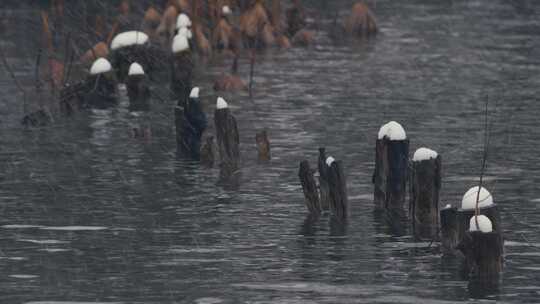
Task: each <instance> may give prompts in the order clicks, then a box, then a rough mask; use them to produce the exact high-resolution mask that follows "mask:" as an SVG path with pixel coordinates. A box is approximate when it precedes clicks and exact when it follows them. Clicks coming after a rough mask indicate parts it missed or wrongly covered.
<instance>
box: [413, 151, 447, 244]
mask: <svg viewBox="0 0 540 304" xmlns="http://www.w3.org/2000/svg"><path fill="white" fill-rule="evenodd" d="M440 189H441V156H440V155H438V154H437V152H435V151H433V150H430V149H426V148H420V149H418V150H416V152H415V153H414V157H413V162H412V172H411V187H410V197H409V217H410V218H411V221H412V227H413V231H414V233H415V234H416V235H418V236H420V237H427V238H433V237H434V236H435V235H436V234H437V229H438V227H439V191H440Z"/></svg>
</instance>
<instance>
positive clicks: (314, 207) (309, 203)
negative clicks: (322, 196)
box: [298, 160, 321, 217]
mask: <svg viewBox="0 0 540 304" xmlns="http://www.w3.org/2000/svg"><path fill="white" fill-rule="evenodd" d="M298 177H299V178H300V183H301V184H302V190H303V191H304V197H305V202H306V207H307V209H308V211H309V213H310V215H312V216H314V217H318V216H319V215H320V214H321V204H320V202H319V194H318V193H317V183H316V182H315V177H313V170H312V169H311V168H310V167H309V162H308V161H307V160H303V161H302V162H300V169H299V170H298Z"/></svg>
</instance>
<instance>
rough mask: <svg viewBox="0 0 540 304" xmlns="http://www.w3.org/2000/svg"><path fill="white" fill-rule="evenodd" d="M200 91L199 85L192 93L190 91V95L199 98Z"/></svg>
mask: <svg viewBox="0 0 540 304" xmlns="http://www.w3.org/2000/svg"><path fill="white" fill-rule="evenodd" d="M199 92H200V89H199V87H194V88H193V89H191V93H189V97H190V98H199Z"/></svg>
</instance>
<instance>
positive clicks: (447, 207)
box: [443, 204, 452, 209]
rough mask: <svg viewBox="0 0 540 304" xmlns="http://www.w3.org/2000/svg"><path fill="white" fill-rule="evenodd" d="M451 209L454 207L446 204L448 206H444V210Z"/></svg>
mask: <svg viewBox="0 0 540 304" xmlns="http://www.w3.org/2000/svg"><path fill="white" fill-rule="evenodd" d="M450 208H452V205H450V204H446V206H444V208H443V209H450Z"/></svg>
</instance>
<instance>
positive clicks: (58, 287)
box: [0, 0, 540, 304]
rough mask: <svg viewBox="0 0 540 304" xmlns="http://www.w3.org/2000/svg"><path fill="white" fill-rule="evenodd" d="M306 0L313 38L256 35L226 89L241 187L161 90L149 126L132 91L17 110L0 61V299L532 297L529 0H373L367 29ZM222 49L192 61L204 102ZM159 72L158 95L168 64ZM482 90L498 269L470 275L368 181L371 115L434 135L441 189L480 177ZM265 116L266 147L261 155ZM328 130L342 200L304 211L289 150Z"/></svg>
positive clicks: (20, 12)
mask: <svg viewBox="0 0 540 304" xmlns="http://www.w3.org/2000/svg"><path fill="white" fill-rule="evenodd" d="M305 2H306V5H307V7H308V12H309V15H310V20H309V21H310V24H311V26H312V27H313V28H315V29H316V30H317V34H316V42H315V44H314V46H312V47H309V48H293V49H290V50H287V51H282V50H269V51H265V52H263V53H261V54H259V55H258V57H257V64H256V69H255V78H254V98H253V100H250V99H249V97H248V95H247V94H246V93H227V94H224V95H223V96H224V97H225V99H227V100H228V102H229V104H230V106H231V108H232V111H233V113H234V115H235V116H236V118H237V120H238V123H239V130H240V138H241V153H242V166H241V167H242V168H241V180H240V183H239V185H238V187H224V186H222V185H219V184H218V183H217V180H218V176H219V170H218V169H216V168H211V169H209V168H205V167H203V166H201V165H199V164H198V163H194V162H189V161H184V160H179V159H177V158H176V155H175V153H176V150H175V138H174V124H173V104H172V103H168V102H167V101H166V100H165V101H163V100H159V99H153V100H152V102H153V104H152V111H151V113H150V114H149V117H147V118H146V123H148V124H149V125H150V127H151V130H152V137H151V139H149V140H143V139H140V138H133V137H132V136H131V131H130V130H131V128H132V127H133V126H137V125H138V124H140V120H141V118H140V117H134V116H133V115H131V114H130V113H129V112H128V110H127V105H126V103H127V101H126V99H125V96H124V97H123V98H122V102H121V103H120V105H119V106H118V107H117V108H115V109H112V110H101V111H89V112H83V113H79V114H77V115H75V116H74V117H71V118H61V117H60V118H57V120H56V121H55V122H54V124H52V125H51V126H48V127H42V128H37V129H31V130H25V129H24V128H23V127H22V126H21V125H20V119H21V117H22V116H23V97H22V94H20V92H19V91H18V90H17V88H16V86H15V85H14V83H13V80H12V79H11V77H9V75H8V73H7V72H2V73H0V92H1V94H0V98H1V102H0V134H1V136H0V303H34V304H36V303H42V304H44V303H107V304H110V303H199V304H202V303H206V304H210V303H261V304H262V303H302V304H304V303H306V304H307V303H310V304H311V303H456V302H470V303H476V302H477V301H480V302H482V303H483V302H495V301H496V302H500V303H534V302H540V300H538V298H539V296H540V236H539V234H538V231H539V227H540V212H539V211H540V206H539V204H540V189H539V186H538V185H539V184H540V162H539V161H538V160H539V159H540V155H539V152H538V142H539V141H540V130H539V128H538V126H539V113H540V102H539V100H538V96H539V95H540V94H539V93H540V51H539V50H540V2H538V1H533V0H513V1H510V0H472V1H465V0H463V1H461V0H454V1H439V0H437V1H432V0H413V1H390V0H378V1H376V2H375V1H371V2H370V3H372V4H373V3H374V4H375V5H376V6H375V12H376V14H377V17H378V21H379V24H380V33H379V35H378V36H377V37H376V38H375V39H372V40H369V41H362V42H350V41H339V42H336V41H334V40H332V39H331V38H330V36H329V34H328V33H329V27H330V26H331V24H332V23H333V20H334V18H335V15H336V12H339V15H345V14H346V12H347V10H348V9H349V8H350V5H351V3H352V2H350V1H305ZM0 16H2V18H1V19H2V24H1V26H0V28H1V29H2V31H1V32H0V33H1V34H2V36H1V38H0V45H1V46H2V48H3V49H4V50H5V52H6V54H7V57H8V62H9V63H10V65H12V67H13V69H14V72H15V74H16V76H17V77H18V78H20V79H21V81H22V82H23V85H24V86H25V88H26V89H27V90H29V91H31V90H33V82H32V79H33V75H34V69H33V66H32V64H33V61H34V58H35V54H36V52H35V45H36V40H37V37H39V33H38V32H37V30H36V33H32V32H29V31H30V30H28V28H26V27H25V26H24V22H23V21H25V22H31V20H30V19H32V18H34V17H32V16H30V15H29V14H28V12H27V11H25V9H23V8H16V9H12V8H2V10H0ZM34 16H37V15H34ZM36 18H37V17H36ZM34 23H38V22H36V21H34ZM230 63H231V61H230V59H229V58H220V57H216V58H213V59H212V60H210V61H208V62H204V61H202V60H199V61H198V63H197V71H196V81H195V83H196V84H197V85H199V86H200V87H201V89H202V96H203V100H204V102H205V103H206V105H207V107H206V108H207V113H208V115H209V118H210V119H212V117H213V115H212V113H213V109H214V103H215V97H216V94H215V93H214V92H213V90H212V81H213V79H214V77H215V76H217V75H220V74H221V72H222V71H224V70H227V69H228V68H229V66H230ZM240 73H241V75H242V76H243V78H244V79H245V80H246V81H247V79H248V75H249V66H248V64H247V60H246V59H242V61H241V65H240ZM165 83H166V81H165ZM152 89H153V90H155V91H156V92H159V93H160V95H162V96H167V92H166V85H164V83H163V82H155V83H154V85H153V88H152ZM27 99H28V100H27V101H26V102H27V103H29V104H35V103H36V102H37V100H35V99H34V98H32V97H30V98H27ZM486 101H488V102H489V109H490V119H491V120H492V122H493V125H492V130H491V142H490V147H489V157H488V163H487V171H486V178H485V186H486V188H488V189H489V190H490V191H491V193H492V194H493V196H494V200H495V202H496V203H497V204H498V205H499V206H500V208H501V210H502V214H501V215H502V221H503V226H504V227H503V228H504V235H505V240H506V241H505V267H504V273H503V276H502V279H501V281H500V283H499V285H498V287H497V288H493V289H485V288H483V287H481V286H476V285H474V284H469V282H468V281H467V280H464V279H463V278H462V277H461V276H460V274H459V263H458V262H457V261H456V260H455V258H453V257H447V256H444V255H443V254H442V252H441V250H440V248H439V247H440V245H439V243H437V242H435V243H433V244H430V242H429V241H426V240H424V241H417V240H415V239H414V238H413V237H411V236H410V234H408V233H398V232H396V231H395V230H393V229H391V226H392V225H389V223H387V222H386V221H384V220H383V219H381V217H380V216H378V215H377V213H376V212H374V205H373V202H372V191H373V190H372V184H371V175H372V172H373V167H374V150H375V138H376V134H377V131H378V128H379V127H380V126H381V125H382V124H384V123H386V122H388V121H389V120H396V121H399V122H400V123H401V124H402V125H403V126H404V128H405V130H406V132H407V135H408V137H409V139H410V141H411V151H414V150H415V149H416V148H419V147H422V146H426V147H430V148H432V149H434V150H436V151H438V152H439V153H440V154H441V155H442V159H443V189H442V193H441V205H442V206H444V205H446V204H454V205H458V204H459V203H460V202H461V196H462V195H463V193H465V191H466V190H467V189H469V188H470V187H472V186H474V185H476V183H477V182H478V176H479V172H480V166H481V157H482V151H483V138H484V127H483V126H484V111H485V104H486ZM264 128H266V129H267V130H268V131H269V137H270V141H271V145H272V160H271V161H270V162H268V163H260V162H258V161H257V159H256V155H257V151H256V146H255V133H256V132H257V131H258V130H261V129H264ZM321 146H324V147H326V148H327V151H328V152H329V154H331V155H332V156H334V157H335V158H337V159H340V160H342V161H343V164H344V165H345V171H346V176H347V187H348V191H349V196H350V206H351V215H350V220H349V223H348V226H347V227H346V229H345V231H339V232H338V233H336V231H334V229H333V228H332V227H331V226H329V224H328V218H327V217H323V218H322V219H320V220H319V221H318V222H316V223H314V224H309V223H308V222H305V218H306V213H307V212H306V208H305V206H304V198H303V194H302V189H301V187H300V184H299V181H298V177H297V168H298V164H299V162H300V161H301V160H303V159H306V158H307V159H309V160H310V161H311V162H312V164H314V163H315V161H316V157H317V148H318V147H321Z"/></svg>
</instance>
